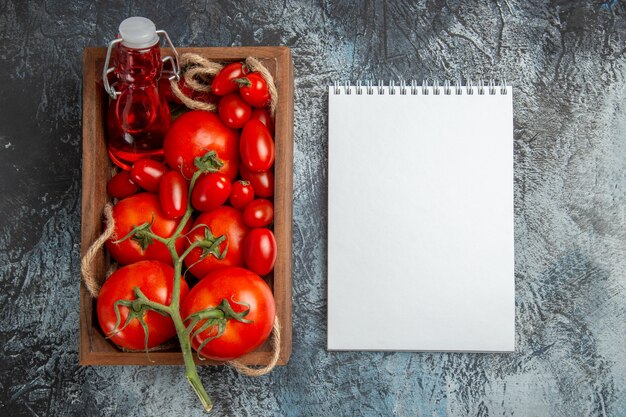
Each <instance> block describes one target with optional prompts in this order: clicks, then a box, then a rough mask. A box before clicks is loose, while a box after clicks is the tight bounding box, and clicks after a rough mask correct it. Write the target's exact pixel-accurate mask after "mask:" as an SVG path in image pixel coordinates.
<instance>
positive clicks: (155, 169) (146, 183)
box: [130, 158, 167, 193]
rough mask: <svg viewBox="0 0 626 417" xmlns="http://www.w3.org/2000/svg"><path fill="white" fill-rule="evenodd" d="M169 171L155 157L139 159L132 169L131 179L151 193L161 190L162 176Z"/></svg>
mask: <svg viewBox="0 0 626 417" xmlns="http://www.w3.org/2000/svg"><path fill="white" fill-rule="evenodd" d="M166 172H167V167H166V166H165V165H163V164H162V163H160V162H159V161H155V160H154V159H147V158H143V159H139V160H138V161H136V162H135V163H134V164H133V167H132V168H131V170H130V177H131V179H132V180H133V181H134V182H135V183H137V184H138V185H139V186H140V187H141V188H143V189H144V190H146V191H150V192H151V193H156V192H157V191H159V182H160V181H161V177H163V175H165V173H166Z"/></svg>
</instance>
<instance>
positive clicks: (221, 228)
mask: <svg viewBox="0 0 626 417" xmlns="http://www.w3.org/2000/svg"><path fill="white" fill-rule="evenodd" d="M201 224H204V225H207V226H208V227H209V229H210V232H211V234H212V235H213V236H214V237H216V238H218V237H220V236H222V235H226V241H224V242H223V243H222V244H221V245H220V251H222V253H223V252H224V251H225V250H226V248H227V247H228V250H227V252H226V256H225V257H224V259H217V258H216V257H215V256H213V255H211V254H209V255H207V256H206V257H205V258H204V259H203V260H202V261H200V262H198V261H199V260H200V258H201V257H202V249H201V248H195V249H194V250H192V251H191V252H190V253H189V255H187V257H186V258H185V265H187V267H188V268H189V270H190V271H191V273H192V274H194V275H195V276H196V277H198V278H202V277H204V276H205V275H206V274H208V273H209V272H211V271H212V270H214V269H216V268H221V267H224V266H241V265H243V255H242V253H241V251H242V249H243V239H244V238H245V237H246V235H247V234H248V231H249V229H248V227H247V226H246V225H245V223H244V222H243V217H242V216H241V213H240V212H239V211H238V210H236V209H234V208H232V207H228V206H222V207H219V208H217V209H215V210H213V211H210V212H208V213H202V214H201V215H199V216H198V218H197V219H196V222H195V223H194V227H196V226H198V225H201ZM205 232H206V227H197V228H196V229H195V230H194V231H193V232H191V233H190V234H189V236H188V237H189V240H190V242H192V243H193V242H195V241H196V240H202V239H203V238H204V237H205Z"/></svg>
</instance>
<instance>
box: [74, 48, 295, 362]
mask: <svg viewBox="0 0 626 417" xmlns="http://www.w3.org/2000/svg"><path fill="white" fill-rule="evenodd" d="M178 52H179V53H180V54H182V53H184V52H193V53H197V54H200V55H202V56H204V57H206V58H208V59H210V60H213V61H217V62H228V61H238V60H244V59H245V58H246V57H248V56H253V57H255V58H257V59H258V60H259V61H261V63H263V65H265V66H266V68H268V70H269V71H270V72H271V73H272V75H273V77H274V81H275V83H276V88H277V89H278V97H279V99H278V107H277V110H276V116H275V125H276V130H275V138H274V140H275V145H276V149H275V155H276V162H275V166H274V169H275V195H274V213H275V215H274V218H275V222H274V234H275V237H276V243H277V247H278V254H277V258H276V265H275V268H274V273H273V277H272V276H270V278H269V284H270V287H271V288H272V290H273V292H274V298H275V300H276V314H277V316H278V318H279V320H280V323H281V327H282V329H281V346H280V348H281V351H280V357H279V360H278V364H279V365H284V364H285V363H287V361H288V360H289V356H290V355H291V222H292V194H293V192H292V191H293V190H292V173H293V167H292V164H293V63H292V59H291V52H290V50H289V48H287V47H241V48H180V49H178ZM162 53H163V56H165V55H166V54H170V51H169V50H168V49H166V48H163V51H162ZM105 56H106V48H87V49H85V51H84V54H83V164H82V169H83V172H82V236H81V239H82V240H81V256H82V255H84V254H85V252H86V251H87V249H88V248H89V246H90V245H91V244H92V243H93V241H94V240H95V239H96V238H97V237H98V236H99V235H100V234H101V232H102V230H103V229H102V212H103V207H104V205H105V204H106V203H107V202H108V201H109V197H108V196H107V194H106V183H107V180H108V179H109V177H110V173H111V168H112V165H111V161H110V160H109V158H108V155H107V148H106V129H105V116H106V110H107V103H108V96H107V95H106V94H105V91H104V88H103V86H102V76H101V74H102V67H103V65H104V59H105ZM108 268H109V258H108V256H107V255H106V253H105V250H104V249H102V251H101V253H100V254H99V255H98V256H97V257H96V259H95V261H94V262H93V264H92V272H94V273H95V275H96V276H98V277H101V280H102V281H104V276H105V273H106V271H107V270H108ZM95 305H96V300H94V299H92V298H91V297H90V296H89V292H88V291H87V289H86V288H85V287H84V284H83V283H82V281H81V286H80V349H79V353H80V363H81V365H181V364H182V363H183V358H182V355H181V353H180V351H178V350H172V351H164V352H152V353H150V359H151V360H152V361H153V362H151V361H150V360H148V358H147V357H146V354H145V353H144V352H141V353H131V352H122V351H121V350H119V349H118V348H117V347H116V346H114V345H113V344H112V343H111V342H109V341H108V340H106V339H105V337H104V334H103V333H102V331H101V330H100V327H99V325H98V320H97V317H96V313H95ZM195 356H196V355H195V354H194V357H195ZM270 356H271V351H270V346H269V341H268V342H266V343H265V344H264V345H263V346H261V347H260V348H259V349H257V350H256V351H254V352H251V353H249V354H247V355H245V356H243V357H241V358H240V361H241V362H242V363H244V364H246V365H265V364H267V363H268V362H269V359H270ZM196 361H197V363H198V364H215V363H216V362H211V361H198V360H197V358H196Z"/></svg>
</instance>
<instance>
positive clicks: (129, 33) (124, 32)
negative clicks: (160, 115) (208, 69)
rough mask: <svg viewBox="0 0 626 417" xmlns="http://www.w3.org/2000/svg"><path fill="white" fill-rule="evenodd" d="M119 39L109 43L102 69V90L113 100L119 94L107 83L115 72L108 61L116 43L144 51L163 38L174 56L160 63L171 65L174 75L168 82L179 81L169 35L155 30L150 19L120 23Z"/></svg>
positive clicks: (139, 18)
mask: <svg viewBox="0 0 626 417" xmlns="http://www.w3.org/2000/svg"><path fill="white" fill-rule="evenodd" d="M119 33H120V37H119V38H117V39H114V40H112V41H111V42H109V47H108V49H107V55H106V58H105V60H104V68H102V82H103V83H104V90H105V91H106V92H107V93H108V94H109V96H111V98H112V99H113V100H115V99H116V98H117V96H119V95H120V94H121V93H120V92H119V91H116V90H115V87H113V86H112V85H111V84H110V83H109V74H110V73H112V72H113V71H115V67H110V68H109V61H110V60H111V51H112V50H113V47H114V46H115V45H117V44H118V43H122V42H123V43H124V45H125V46H127V47H129V48H133V49H146V48H151V47H153V46H154V45H156V44H157V43H159V42H160V41H161V38H160V36H161V35H162V36H163V37H165V40H166V42H167V44H168V45H169V47H170V48H172V52H173V53H174V56H173V57H172V56H170V55H168V56H166V57H164V58H162V59H161V62H163V63H164V64H165V62H169V63H170V64H171V65H172V69H173V71H174V74H173V75H172V76H170V77H169V79H170V81H171V80H174V79H176V80H177V81H178V80H180V64H179V62H178V51H177V50H176V47H175V46H174V44H173V43H172V40H171V39H170V37H169V35H168V34H167V32H166V31H164V30H156V26H155V25H154V23H152V21H151V20H150V19H146V18H145V17H129V18H128V19H125V20H124V21H123V22H122V23H120V27H119Z"/></svg>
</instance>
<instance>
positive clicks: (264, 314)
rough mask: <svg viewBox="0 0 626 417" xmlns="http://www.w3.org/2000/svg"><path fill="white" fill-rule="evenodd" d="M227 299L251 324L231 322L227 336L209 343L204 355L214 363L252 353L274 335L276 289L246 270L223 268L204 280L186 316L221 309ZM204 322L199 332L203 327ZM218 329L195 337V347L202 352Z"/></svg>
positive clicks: (193, 294)
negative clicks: (221, 304) (273, 292)
mask: <svg viewBox="0 0 626 417" xmlns="http://www.w3.org/2000/svg"><path fill="white" fill-rule="evenodd" d="M222 300H227V301H228V302H229V304H230V306H231V307H232V309H233V310H234V311H235V313H242V312H244V311H246V310H248V309H249V312H248V314H247V315H246V316H245V319H246V320H250V322H249V323H242V322H240V321H237V320H235V319H232V318H231V319H228V322H227V324H226V326H225V328H226V330H225V331H224V333H223V334H222V335H221V336H219V337H216V338H215V339H213V340H211V341H210V342H208V343H207V344H206V345H205V346H204V347H203V348H202V350H201V351H200V353H201V354H202V355H203V356H205V357H207V358H209V359H213V360H219V361H223V360H230V359H234V358H237V357H239V356H241V355H245V354H246V353H248V352H252V351H253V350H255V349H256V348H258V347H259V346H261V345H262V344H263V342H265V340H266V339H267V337H268V336H269V335H270V333H271V332H272V327H273V326H274V317H275V315H276V305H275V304H274V296H273V295H272V290H270V287H269V286H268V285H267V284H266V283H265V281H263V279H262V278H261V277H259V276H258V275H257V274H255V273H253V272H250V271H248V270H246V269H243V268H222V269H219V270H216V271H214V272H212V273H211V274H209V275H207V276H205V277H204V279H202V281H200V282H199V283H198V284H197V285H196V286H195V287H194V288H193V289H192V290H191V292H190V293H189V295H188V296H187V298H185V301H184V303H183V308H182V316H183V318H187V317H189V316H190V315H191V314H193V313H196V312H198V311H202V310H206V309H208V308H211V307H217V306H219V305H220V303H222ZM203 323H204V322H203V321H200V322H199V323H198V324H197V326H196V329H197V328H199V327H200V326H202V324H203ZM216 332H217V329H216V326H212V327H209V328H208V329H206V330H205V331H203V332H201V333H199V334H197V335H196V336H195V337H193V338H192V340H191V344H192V346H193V348H194V349H196V350H198V348H199V347H200V345H201V344H202V342H203V341H204V340H205V339H207V338H209V337H211V336H215V335H216Z"/></svg>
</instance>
